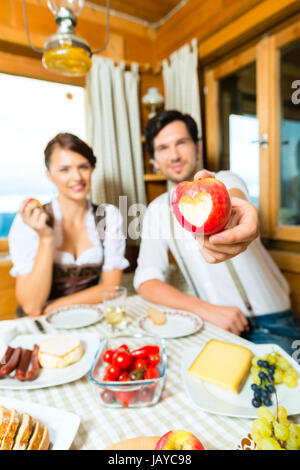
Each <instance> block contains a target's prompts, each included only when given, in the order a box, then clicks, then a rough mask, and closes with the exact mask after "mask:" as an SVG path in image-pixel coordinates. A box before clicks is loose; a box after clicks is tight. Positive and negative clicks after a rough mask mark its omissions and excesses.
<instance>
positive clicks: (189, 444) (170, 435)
mask: <svg viewBox="0 0 300 470" xmlns="http://www.w3.org/2000/svg"><path fill="white" fill-rule="evenodd" d="M155 450H204V447H203V445H202V444H201V442H200V441H199V439H198V438H197V437H196V436H195V435H194V434H192V433H191V432H188V431H183V430H181V429H179V430H174V431H169V432H167V433H166V434H164V435H163V436H161V438H160V439H159V440H158V441H157V443H156V446H155Z"/></svg>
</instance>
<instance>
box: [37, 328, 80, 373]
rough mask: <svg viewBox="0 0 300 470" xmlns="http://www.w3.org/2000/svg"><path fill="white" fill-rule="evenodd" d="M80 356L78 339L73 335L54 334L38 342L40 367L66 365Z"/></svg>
mask: <svg viewBox="0 0 300 470" xmlns="http://www.w3.org/2000/svg"><path fill="white" fill-rule="evenodd" d="M81 356H82V347H81V343H80V340H79V339H78V338H77V337H76V336H73V335H64V334H58V335H54V336H51V337H50V338H47V339H45V340H44V341H43V342H42V343H41V344H40V349H39V362H40V364H41V366H42V367H49V368H54V369H56V368H61V367H66V366H68V365H70V364H73V363H74V362H77V361H78V360H79V359H80V358H81Z"/></svg>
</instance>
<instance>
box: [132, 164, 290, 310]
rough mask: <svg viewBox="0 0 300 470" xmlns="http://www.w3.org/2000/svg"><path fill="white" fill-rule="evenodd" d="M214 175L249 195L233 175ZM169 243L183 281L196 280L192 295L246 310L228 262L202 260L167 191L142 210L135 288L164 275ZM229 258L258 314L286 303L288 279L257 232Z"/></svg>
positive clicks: (287, 304)
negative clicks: (244, 247)
mask: <svg viewBox="0 0 300 470" xmlns="http://www.w3.org/2000/svg"><path fill="white" fill-rule="evenodd" d="M215 176H216V177H217V178H218V179H219V180H221V181H223V183H224V184H225V185H226V187H227V189H228V190H229V189H230V188H238V189H240V190H241V191H243V193H244V194H245V195H246V196H247V197H248V198H249V196H248V191H247V187H246V186H245V183H244V182H243V181H242V180H241V179H240V178H239V177H238V176H237V175H235V174H233V173H231V172H229V171H221V172H219V173H216V175H215ZM171 218H172V220H171ZM172 226H173V227H174V236H173V234H172V228H171V227H172ZM174 238H175V241H174ZM169 249H170V251H171V252H172V254H173V256H174V257H175V259H176V262H177V264H178V265H179V267H180V269H181V271H182V274H183V275H184V277H185V279H186V281H187V283H188V284H189V285H190V287H192V284H194V287H195V288H196V290H197V292H196V293H195V295H196V296H198V297H199V298H201V299H202V300H205V301H207V302H209V303H212V304H215V305H224V306H235V307H239V308H240V309H241V310H242V312H243V313H244V314H245V315H248V311H247V308H246V306H245V304H244V302H243V300H242V298H241V296H240V293H239V291H238V289H237V287H236V285H235V282H234V280H233V279H232V277H231V274H230V272H229V270H228V267H227V265H226V263H224V262H222V263H218V264H209V263H207V261H205V259H204V258H203V256H202V255H201V253H200V251H199V247H198V242H197V241H196V240H195V239H194V237H193V236H192V234H191V233H190V232H188V231H186V230H185V229H183V228H182V227H181V225H180V224H179V223H178V222H177V220H176V218H175V216H174V215H173V212H172V209H171V204H170V195H169V194H168V193H167V192H166V193H164V194H162V195H161V196H159V197H158V198H156V199H155V200H154V201H153V202H151V203H150V204H149V206H148V208H147V210H146V213H145V215H144V219H143V226H142V241H141V246H140V252H139V257H138V266H137V269H136V272H135V276H134V287H135V289H136V290H137V289H138V287H139V286H140V285H141V284H142V283H144V282H146V281H149V280H151V279H159V280H161V281H165V275H166V271H167V269H168V266H169V257H168V250H169ZM179 252H180V253H179ZM182 260H183V261H182ZM231 261H232V263H233V265H234V267H235V270H236V272H237V274H238V276H239V278H240V280H241V282H242V284H243V286H244V289H245V291H246V293H247V295H248V298H249V300H250V302H251V305H252V307H253V310H254V312H255V314H256V315H264V314H268V313H276V312H280V311H284V310H287V309H289V308H290V298H289V286H288V283H287V281H286V279H285V278H284V276H283V275H282V273H281V272H280V270H279V268H278V267H277V265H276V264H275V262H274V261H273V260H272V258H271V256H270V255H269V253H268V252H267V250H266V249H265V248H264V246H263V244H262V243H261V240H260V239H259V238H257V239H256V240H254V241H253V242H252V243H251V244H250V245H249V246H248V248H247V250H246V251H245V252H243V253H241V254H239V255H238V256H235V257H234V258H232V259H231ZM187 271H188V272H187ZM191 280H192V282H191Z"/></svg>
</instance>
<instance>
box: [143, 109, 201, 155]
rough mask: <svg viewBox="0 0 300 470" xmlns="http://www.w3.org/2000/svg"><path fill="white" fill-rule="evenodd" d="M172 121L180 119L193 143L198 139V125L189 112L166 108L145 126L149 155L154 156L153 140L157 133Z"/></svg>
mask: <svg viewBox="0 0 300 470" xmlns="http://www.w3.org/2000/svg"><path fill="white" fill-rule="evenodd" d="M173 121H182V122H184V123H185V125H186V127H187V130H188V132H189V134H190V136H191V138H192V139H193V141H194V142H195V143H197V142H198V141H199V137H198V127H197V124H196V121H195V120H194V119H193V118H192V116H190V115H189V114H183V113H181V112H180V111H176V110H168V111H161V112H160V113H158V114H156V115H155V116H154V117H153V118H151V119H150V120H149V121H148V123H147V125H146V127H145V140H146V148H147V150H148V152H149V154H150V157H151V158H153V156H154V148H153V140H154V138H155V137H156V136H157V134H158V133H159V132H160V131H161V130H162V129H163V128H164V127H165V126H167V125H168V124H170V123H171V122H173Z"/></svg>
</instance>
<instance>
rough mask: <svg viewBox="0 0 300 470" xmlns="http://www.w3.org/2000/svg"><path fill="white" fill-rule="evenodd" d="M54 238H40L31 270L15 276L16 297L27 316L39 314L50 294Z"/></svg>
mask: <svg viewBox="0 0 300 470" xmlns="http://www.w3.org/2000/svg"><path fill="white" fill-rule="evenodd" d="M53 251H54V238H53V237H50V238H40V242H39V247H38V251H37V254H36V257H35V260H34V266H33V269H32V271H31V272H30V273H29V274H27V275H26V276H21V275H19V276H17V278H16V298H17V300H18V302H19V303H20V305H21V306H22V308H23V310H24V312H25V313H27V315H29V316H33V317H35V316H38V315H41V313H42V310H43V307H44V305H45V303H46V301H47V299H48V297H49V295H50V291H51V284H52V270H53Z"/></svg>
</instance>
